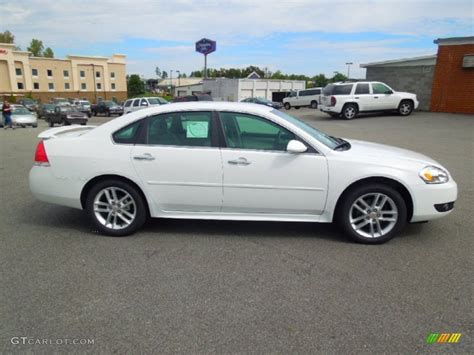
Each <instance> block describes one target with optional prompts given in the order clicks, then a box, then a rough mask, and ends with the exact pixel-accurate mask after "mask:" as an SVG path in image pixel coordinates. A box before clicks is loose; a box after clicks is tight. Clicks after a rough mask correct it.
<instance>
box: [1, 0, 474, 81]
mask: <svg viewBox="0 0 474 355" xmlns="http://www.w3.org/2000/svg"><path fill="white" fill-rule="evenodd" d="M473 3H474V1H473V0H443V1H424V0H418V1H412V0H410V1H408V0H397V1H392V0H378V1H367V0H366V1H362V0H361V1H358V0H352V1H337V0H332V1H319V0H312V1H311V0H284V1H282V0H272V1H267V0H235V1H234V0H228V1H217V0H214V1H210V0H199V1H192V0H165V1H159V0H135V1H122V0H113V1H109V0H100V1H89V0H80V1H61V0H37V1H26V0H16V1H9V0H0V31H4V30H7V29H8V30H10V31H11V32H13V33H14V35H15V36H16V42H17V44H18V45H20V46H21V47H22V49H25V48H26V47H27V46H28V43H29V41H30V40H31V38H39V39H41V40H43V42H44V43H45V45H47V46H50V47H52V48H53V50H54V51H55V54H56V57H64V56H66V55H68V54H81V55H103V56H110V55H112V54H113V53H122V54H126V55H127V72H128V73H129V74H134V73H138V74H143V75H145V76H146V77H154V70H155V67H156V66H158V67H160V68H161V69H162V70H166V71H168V72H169V70H170V69H171V70H174V71H176V70H180V71H181V72H182V73H183V72H186V73H188V74H189V73H190V72H191V71H193V70H197V69H202V66H203V56H202V55H201V54H198V53H196V52H195V51H194V43H195V42H196V41H197V40H199V39H200V38H202V37H207V38H210V39H213V40H216V41H217V51H216V52H215V53H213V54H210V55H209V56H208V66H209V67H213V68H220V67H224V68H228V67H245V66H247V65H257V66H260V67H268V69H269V70H271V71H275V70H278V69H279V70H282V71H283V72H285V73H295V74H307V75H311V76H312V75H314V74H319V73H324V74H326V75H327V76H332V75H333V72H334V71H340V72H343V73H346V72H347V67H346V65H345V63H346V62H353V63H354V65H353V66H352V67H351V76H354V77H365V71H364V70H363V69H360V68H359V64H360V63H367V62H374V61H381V60H388V59H398V58H406V57H412V56H421V55H428V54H434V53H436V50H437V47H436V45H434V44H433V40H434V39H436V38H444V37H453V36H472V35H473V19H474V9H473ZM352 73H354V75H352Z"/></svg>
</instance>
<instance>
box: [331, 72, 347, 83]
mask: <svg viewBox="0 0 474 355" xmlns="http://www.w3.org/2000/svg"><path fill="white" fill-rule="evenodd" d="M346 80H347V76H345V75H344V74H341V73H336V74H334V76H333V77H332V78H331V81H332V82H333V83H335V82H338V81H346Z"/></svg>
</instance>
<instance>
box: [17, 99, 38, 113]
mask: <svg viewBox="0 0 474 355" xmlns="http://www.w3.org/2000/svg"><path fill="white" fill-rule="evenodd" d="M18 103H19V104H20V105H23V106H25V107H26V108H27V109H28V110H30V111H31V112H35V111H36V108H37V106H38V101H36V100H33V99H30V98H24V99H21V100H19V101H18Z"/></svg>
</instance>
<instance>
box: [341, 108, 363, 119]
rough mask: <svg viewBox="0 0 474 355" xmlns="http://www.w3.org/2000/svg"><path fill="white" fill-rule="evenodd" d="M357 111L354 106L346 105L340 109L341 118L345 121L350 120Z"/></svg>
mask: <svg viewBox="0 0 474 355" xmlns="http://www.w3.org/2000/svg"><path fill="white" fill-rule="evenodd" d="M358 112H359V110H358V109H357V105H355V104H347V105H345V106H344V108H343V109H342V117H344V119H346V120H352V119H354V118H355V117H356V116H357V113H358Z"/></svg>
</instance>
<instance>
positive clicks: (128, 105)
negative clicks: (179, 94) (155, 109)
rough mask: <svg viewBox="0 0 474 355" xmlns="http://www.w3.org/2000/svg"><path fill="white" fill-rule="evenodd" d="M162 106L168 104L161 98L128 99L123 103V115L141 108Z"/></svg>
mask: <svg viewBox="0 0 474 355" xmlns="http://www.w3.org/2000/svg"><path fill="white" fill-rule="evenodd" d="M164 104H169V102H168V101H166V100H165V99H163V98H162V97H137V98H136V99H130V100H127V101H125V102H124V104H123V114H126V113H130V112H133V111H138V110H141V109H142V108H147V107H150V106H154V105H164Z"/></svg>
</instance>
